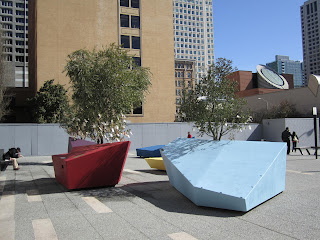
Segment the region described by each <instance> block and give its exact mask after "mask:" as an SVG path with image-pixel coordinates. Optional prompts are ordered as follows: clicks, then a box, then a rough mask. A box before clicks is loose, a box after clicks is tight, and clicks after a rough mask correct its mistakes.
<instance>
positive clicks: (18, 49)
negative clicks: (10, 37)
mask: <svg viewBox="0 0 320 240" xmlns="http://www.w3.org/2000/svg"><path fill="white" fill-rule="evenodd" d="M16 53H24V48H16Z"/></svg>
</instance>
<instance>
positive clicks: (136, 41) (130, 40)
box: [121, 35, 140, 49]
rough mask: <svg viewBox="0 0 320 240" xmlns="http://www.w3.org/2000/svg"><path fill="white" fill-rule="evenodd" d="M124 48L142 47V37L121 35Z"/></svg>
mask: <svg viewBox="0 0 320 240" xmlns="http://www.w3.org/2000/svg"><path fill="white" fill-rule="evenodd" d="M121 45H122V47H123V48H132V49H140V37H135V36H127V35H121Z"/></svg>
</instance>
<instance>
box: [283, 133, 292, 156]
mask: <svg viewBox="0 0 320 240" xmlns="http://www.w3.org/2000/svg"><path fill="white" fill-rule="evenodd" d="M291 136H292V134H291V133H290V131H289V128H288V127H286V130H284V131H283V132H282V134H281V138H282V141H283V142H286V143H287V154H290V137H291Z"/></svg>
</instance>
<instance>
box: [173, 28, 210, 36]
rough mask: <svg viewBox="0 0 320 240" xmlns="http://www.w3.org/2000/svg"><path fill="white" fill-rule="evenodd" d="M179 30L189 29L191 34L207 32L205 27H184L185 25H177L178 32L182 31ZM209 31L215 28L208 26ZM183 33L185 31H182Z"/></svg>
mask: <svg viewBox="0 0 320 240" xmlns="http://www.w3.org/2000/svg"><path fill="white" fill-rule="evenodd" d="M177 30H180V31H188V32H189V35H190V34H191V33H190V32H202V33H203V32H205V29H204V28H195V27H194V28H191V27H189V28H188V27H184V26H176V33H177V32H180V31H177ZM207 32H213V28H207ZM180 33H181V35H183V32H180ZM176 35H178V34H176Z"/></svg>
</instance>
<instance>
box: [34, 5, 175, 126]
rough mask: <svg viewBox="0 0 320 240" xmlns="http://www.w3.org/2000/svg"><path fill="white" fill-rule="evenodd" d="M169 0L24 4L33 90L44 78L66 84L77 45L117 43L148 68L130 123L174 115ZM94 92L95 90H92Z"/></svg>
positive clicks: (85, 47) (172, 56) (161, 120)
mask: <svg viewBox="0 0 320 240" xmlns="http://www.w3.org/2000/svg"><path fill="white" fill-rule="evenodd" d="M172 11H173V8H172V1H171V0H118V1H117V0H54V1H52V0H33V1H30V3H29V12H30V13H29V26H30V29H29V42H30V43H29V75H30V76H29V78H30V86H31V87H32V89H33V90H34V92H36V91H37V90H39V88H40V87H41V86H42V85H43V83H44V82H45V81H47V80H50V79H54V80H55V83H60V84H62V85H65V86H66V87H68V86H69V79H68V78H67V76H66V74H65V72H63V70H64V67H65V66H66V63H67V62H66V60H67V56H68V55H69V54H71V53H72V52H73V51H76V50H78V49H88V50H92V49H93V48H97V49H99V48H101V47H102V46H108V45H109V44H111V43H115V44H118V45H122V47H124V48H126V49H127V50H128V53H129V54H131V55H133V56H134V57H135V60H136V61H137V63H138V64H141V65H142V66H143V67H148V68H149V69H150V71H151V73H152V77H151V83H152V86H151V87H150V88H149V93H148V94H147V95H146V101H145V103H144V104H143V106H142V108H139V109H136V110H133V111H132V112H131V114H129V115H128V119H129V120H130V121H131V122H173V121H174V119H175V109H176V106H175V88H174V70H175V69H174V54H173V52H174V42H173V39H174V37H173V31H172V21H173V17H172ZM97 91H99V89H97Z"/></svg>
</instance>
